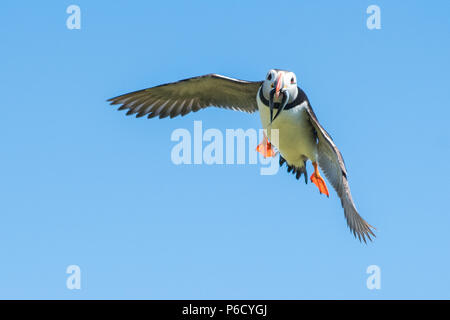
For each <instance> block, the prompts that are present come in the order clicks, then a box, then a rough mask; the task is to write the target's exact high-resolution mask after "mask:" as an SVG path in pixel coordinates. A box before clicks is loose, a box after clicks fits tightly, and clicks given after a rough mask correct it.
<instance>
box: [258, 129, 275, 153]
mask: <svg viewBox="0 0 450 320" xmlns="http://www.w3.org/2000/svg"><path fill="white" fill-rule="evenodd" d="M256 151H258V152H259V153H261V154H262V155H263V157H264V158H267V157H275V156H276V155H277V152H276V151H275V150H274V148H273V147H272V144H271V143H270V142H269V140H268V139H267V137H266V135H265V134H264V139H263V141H262V142H261V143H260V144H259V145H258V146H257V147H256Z"/></svg>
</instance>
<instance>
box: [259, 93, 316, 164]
mask: <svg viewBox="0 0 450 320" xmlns="http://www.w3.org/2000/svg"><path fill="white" fill-rule="evenodd" d="M257 102H258V109H259V114H260V117H261V123H262V126H263V128H264V129H266V130H267V137H268V138H269V140H270V142H271V143H272V144H274V145H275V147H277V149H278V150H279V151H280V153H281V155H282V156H283V158H285V159H286V161H287V162H288V163H289V164H291V165H295V166H297V167H302V166H303V161H304V160H305V157H306V158H308V159H310V160H311V161H316V139H315V136H314V132H313V129H312V126H311V124H310V122H309V119H308V116H307V114H306V112H305V111H304V110H303V109H304V108H305V107H306V104H307V102H306V101H305V102H303V103H302V104H300V105H298V106H296V107H294V108H291V109H289V110H283V111H282V112H281V113H280V114H279V115H278V117H277V118H276V119H275V121H273V122H272V124H270V109H269V108H268V107H267V106H266V105H264V104H263V103H262V101H261V100H260V98H259V94H258V95H257ZM277 111H278V110H277V109H274V111H273V115H274V116H275V114H276V113H277ZM270 129H278V143H277V142H276V139H275V137H273V138H274V139H272V133H271V131H270Z"/></svg>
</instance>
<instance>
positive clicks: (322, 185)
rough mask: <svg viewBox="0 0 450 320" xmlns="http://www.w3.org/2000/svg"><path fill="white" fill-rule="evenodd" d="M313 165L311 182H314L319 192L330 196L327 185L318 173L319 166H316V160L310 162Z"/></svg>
mask: <svg viewBox="0 0 450 320" xmlns="http://www.w3.org/2000/svg"><path fill="white" fill-rule="evenodd" d="M312 164H313V166H314V173H313V174H312V175H311V182H312V183H314V184H315V185H316V186H317V188H319V192H320V194H322V193H323V194H326V195H327V197H329V196H330V194H329V192H328V188H327V185H326V184H325V180H323V178H322V177H321V176H320V174H319V168H317V162H313V163H312Z"/></svg>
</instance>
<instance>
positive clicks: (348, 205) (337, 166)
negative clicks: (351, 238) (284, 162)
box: [304, 103, 375, 242]
mask: <svg viewBox="0 0 450 320" xmlns="http://www.w3.org/2000/svg"><path fill="white" fill-rule="evenodd" d="M304 110H305V111H306V112H307V113H308V116H309V119H310V122H311V124H312V126H313V127H314V129H315V131H316V133H317V138H318V144H317V157H318V158H317V161H318V162H319V166H320V168H321V169H322V171H323V172H324V173H325V176H326V177H327V179H328V181H330V183H331V184H332V186H333V188H334V190H336V192H337V194H338V195H339V198H340V199H341V204H342V207H343V208H344V214H345V218H346V219H347V225H348V226H349V228H350V230H351V231H352V232H353V234H354V235H355V236H357V237H358V239H359V240H361V238H362V239H363V240H364V242H366V237H367V238H369V240H372V239H371V238H370V235H372V236H374V237H375V234H374V233H373V231H372V230H371V228H373V227H372V226H371V225H370V224H368V223H367V222H366V221H365V220H364V219H363V218H362V217H361V216H360V215H359V213H358V211H357V210H356V207H355V204H354V202H353V199H352V194H351V193H350V187H349V185H348V181H347V170H346V169H345V164H344V159H343V158H342V155H341V152H340V151H339V149H338V148H337V147H336V145H335V144H334V142H333V139H331V137H330V135H329V134H328V132H326V130H325V129H324V128H323V127H322V126H321V125H320V123H319V120H317V117H316V115H315V113H314V111H313V109H312V108H311V106H310V105H309V103H308V104H307V106H306V107H305V109H304Z"/></svg>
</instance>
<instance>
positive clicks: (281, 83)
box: [261, 69, 298, 122]
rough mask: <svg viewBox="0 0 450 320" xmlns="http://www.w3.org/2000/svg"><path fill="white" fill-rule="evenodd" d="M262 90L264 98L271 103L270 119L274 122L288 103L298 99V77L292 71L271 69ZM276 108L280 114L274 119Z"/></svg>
mask: <svg viewBox="0 0 450 320" xmlns="http://www.w3.org/2000/svg"><path fill="white" fill-rule="evenodd" d="M261 90H262V93H263V95H264V97H265V98H266V99H267V100H268V101H269V107H270V119H271V122H272V121H274V120H275V119H276V117H278V115H279V114H280V112H281V111H283V109H284V108H285V107H286V105H287V104H288V103H291V102H292V101H294V100H295V98H297V94H298V88H297V77H296V76H295V73H293V72H291V71H286V70H279V69H271V70H269V72H268V73H267V75H266V78H265V79H264V82H263V85H262V88H261ZM274 107H276V108H277V109H278V112H277V114H276V115H275V117H273V118H272V115H273V108H274Z"/></svg>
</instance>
